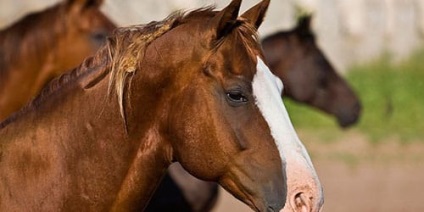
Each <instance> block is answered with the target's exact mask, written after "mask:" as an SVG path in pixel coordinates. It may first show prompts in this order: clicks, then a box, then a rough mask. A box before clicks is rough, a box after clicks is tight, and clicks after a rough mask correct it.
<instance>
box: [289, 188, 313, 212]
mask: <svg viewBox="0 0 424 212" xmlns="http://www.w3.org/2000/svg"><path fill="white" fill-rule="evenodd" d="M293 197H294V199H293V200H292V201H293V203H294V204H293V206H294V209H295V211H299V212H310V211H312V206H311V198H308V196H307V195H306V194H304V193H303V192H299V193H297V194H296V195H294V196H293Z"/></svg>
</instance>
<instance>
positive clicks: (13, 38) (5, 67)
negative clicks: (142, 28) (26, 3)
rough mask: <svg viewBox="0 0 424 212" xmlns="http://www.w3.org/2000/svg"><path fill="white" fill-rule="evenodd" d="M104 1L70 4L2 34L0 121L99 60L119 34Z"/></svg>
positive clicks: (72, 0)
mask: <svg viewBox="0 0 424 212" xmlns="http://www.w3.org/2000/svg"><path fill="white" fill-rule="evenodd" d="M102 2H103V1H102V0H67V1H65V2H61V3H59V4H57V5H55V6H53V7H51V8H48V9H46V10H44V11H41V12H37V13H33V14H30V15H27V16H26V17H24V18H23V19H21V20H19V21H18V22H16V23H15V24H13V25H12V26H9V27H8V28H6V29H4V30H2V31H0V121H1V120H3V119H5V118H6V117H7V116H9V115H10V114H11V113H13V112H15V111H17V110H18V109H20V108H21V107H22V106H24V105H25V104H26V103H27V102H28V101H29V100H30V99H31V98H33V97H34V96H35V95H36V94H37V93H38V92H39V91H40V89H41V88H42V87H43V86H44V85H45V84H46V83H47V82H48V81H49V80H51V79H52V78H54V77H56V76H58V75H59V74H62V73H63V72H65V71H68V70H69V69H71V68H74V67H76V66H77V65H78V64H80V63H81V62H82V60H83V59H84V58H85V57H88V56H90V55H91V54H93V53H94V52H95V51H96V50H97V49H98V48H99V47H100V46H101V45H102V44H103V43H104V41H105V40H106V36H107V35H108V34H109V33H110V32H111V31H112V30H113V29H114V28H115V26H114V24H113V23H112V22H111V21H110V20H109V19H107V18H106V16H104V15H103V14H102V12H101V11H100V10H99V7H100V6H101V4H102Z"/></svg>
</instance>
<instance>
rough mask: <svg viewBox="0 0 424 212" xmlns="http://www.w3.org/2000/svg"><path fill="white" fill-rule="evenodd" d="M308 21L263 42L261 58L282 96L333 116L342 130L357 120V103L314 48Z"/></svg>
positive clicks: (315, 46)
mask: <svg viewBox="0 0 424 212" xmlns="http://www.w3.org/2000/svg"><path fill="white" fill-rule="evenodd" d="M310 21H311V16H304V17H301V18H300V19H299V22H298V25H297V26H296V27H295V28H294V29H293V30H291V31H283V32H278V33H276V34H273V35H271V36H269V37H267V38H265V39H264V40H263V42H262V45H263V48H264V53H265V57H266V58H267V60H268V62H269V65H270V68H271V70H272V71H273V73H274V74H275V75H277V76H278V77H280V78H281V79H282V80H283V83H284V86H285V89H284V95H285V96H287V97H290V98H292V99H294V100H296V101H299V102H303V103H305V104H308V105H311V106H313V107H316V108H318V109H320V110H322V111H324V112H326V113H329V114H332V115H335V116H336V117H337V120H338V123H339V125H340V126H342V127H347V126H350V125H352V124H354V123H356V121H357V120H358V118H359V115H360V111H361V103H360V101H359V99H358V97H357V96H356V94H355V93H354V92H353V90H352V89H351V88H350V87H349V85H348V84H347V83H346V81H345V80H344V79H343V78H342V77H341V76H339V74H337V72H336V70H334V68H333V66H332V65H331V64H330V62H329V61H328V60H327V58H326V57H325V56H324V54H323V53H322V52H321V50H320V49H319V48H318V46H317V44H316V42H315V37H314V34H313V32H312V30H311V28H310Z"/></svg>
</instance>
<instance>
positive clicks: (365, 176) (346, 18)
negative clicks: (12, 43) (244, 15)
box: [0, 0, 424, 211]
mask: <svg viewBox="0 0 424 212" xmlns="http://www.w3.org/2000/svg"><path fill="white" fill-rule="evenodd" d="M56 2H58V1H57V0H31V1H28V0H13V1H12V0H0V28H4V27H7V26H8V25H10V24H12V23H13V22H14V21H17V20H18V19H19V18H21V17H22V16H24V15H26V14H28V13H31V12H33V11H39V10H42V9H44V8H46V7H48V6H51V5H52V4H54V3H56ZM228 2H229V0H225V1H224V0H216V1H213V0H123V1H117V0H106V4H105V5H104V6H103V8H102V10H103V11H104V12H105V13H106V14H107V16H108V17H109V18H111V19H112V20H114V21H115V23H116V24H118V25H119V26H126V25H131V24H140V23H147V22H149V21H152V20H161V19H163V18H164V17H166V16H167V15H168V14H169V13H170V12H172V11H174V10H181V9H183V10H189V9H193V8H197V7H200V6H205V5H210V4H216V5H217V7H218V8H222V7H223V6H225V5H226V4H228ZM257 2H258V1H257V0H244V2H243V7H242V10H245V9H246V8H249V7H251V6H252V5H254V4H255V3H257ZM299 11H301V12H302V13H305V12H306V13H311V14H313V21H312V28H313V31H314V33H315V36H316V39H317V40H316V41H317V43H318V46H319V48H320V49H321V50H322V51H323V52H324V53H325V55H326V56H327V59H329V61H330V62H331V63H332V65H333V66H334V67H335V68H336V69H337V71H338V72H339V73H340V74H341V75H342V76H343V77H344V78H345V79H346V80H347V81H348V82H349V84H350V85H351V86H352V87H353V89H354V90H355V91H356V92H357V94H358V96H359V98H360V100H361V102H362V106H363V109H362V114H361V117H360V120H359V122H358V123H357V124H356V125H355V126H353V127H350V128H348V129H341V128H340V127H339V126H338V125H337V123H336V121H335V119H334V118H333V117H331V116H329V115H326V114H324V113H322V112H320V111H317V110H315V109H312V108H311V107H308V106H304V105H301V104H298V103H296V102H293V101H290V100H288V99H286V100H284V101H285V104H286V107H287V108H288V110H289V113H290V116H291V118H292V121H293V124H294V125H295V128H296V130H297V131H298V133H299V136H300V138H301V140H302V141H303V142H304V143H305V145H306V147H307V149H308V151H309V153H310V155H311V156H312V161H313V163H314V164H315V168H316V169H317V172H318V175H319V177H320V179H321V181H322V184H323V186H324V192H325V204H324V211H424V202H423V196H424V121H423V119H424V45H423V44H424V1H423V0H271V6H270V8H269V10H268V14H267V17H266V20H265V22H264V24H263V25H262V26H261V29H260V36H261V37H265V36H267V35H269V34H272V33H274V32H277V31H280V30H289V29H291V28H293V27H294V26H295V24H296V20H297V17H298V16H299ZM214 211H250V210H249V209H248V208H247V207H245V206H244V205H242V204H241V203H239V202H238V201H237V200H235V199H234V198H233V197H230V196H229V195H228V194H226V193H225V192H222V195H221V197H220V199H219V203H218V206H217V207H216V209H214Z"/></svg>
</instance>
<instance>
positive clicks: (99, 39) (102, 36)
mask: <svg viewBox="0 0 424 212" xmlns="http://www.w3.org/2000/svg"><path fill="white" fill-rule="evenodd" d="M107 35H108V34H107V32H106V31H103V30H99V31H96V32H93V33H92V34H91V40H92V41H93V42H94V43H95V44H96V45H98V46H100V45H103V44H104V42H105V41H106V37H107Z"/></svg>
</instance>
